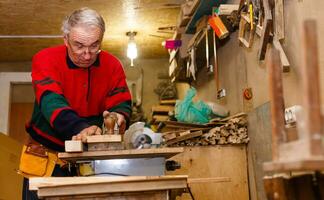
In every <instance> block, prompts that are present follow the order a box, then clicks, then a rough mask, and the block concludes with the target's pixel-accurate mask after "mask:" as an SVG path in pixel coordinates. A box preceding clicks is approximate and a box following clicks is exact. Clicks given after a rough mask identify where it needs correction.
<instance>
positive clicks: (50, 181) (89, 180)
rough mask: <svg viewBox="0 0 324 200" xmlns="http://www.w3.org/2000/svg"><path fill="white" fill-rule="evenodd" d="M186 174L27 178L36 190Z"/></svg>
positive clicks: (31, 188)
mask: <svg viewBox="0 0 324 200" xmlns="http://www.w3.org/2000/svg"><path fill="white" fill-rule="evenodd" d="M187 178H188V176H186V175H167V176H122V177H121V176H118V177H116V176H112V177H111V176H95V177H82V176H77V177H33V178H30V180H29V189H30V190H38V189H39V188H42V187H57V186H66V185H88V184H98V183H125V182H127V183H134V182H135V183H136V182H147V181H167V180H187Z"/></svg>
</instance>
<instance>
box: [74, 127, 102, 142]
mask: <svg viewBox="0 0 324 200" xmlns="http://www.w3.org/2000/svg"><path fill="white" fill-rule="evenodd" d="M101 133H102V130H101V128H99V127H98V126H95V125H93V126H90V127H88V128H85V129H83V130H82V131H81V132H80V133H79V134H77V135H75V136H73V137H72V140H81V141H82V142H86V141H87V136H88V135H101Z"/></svg>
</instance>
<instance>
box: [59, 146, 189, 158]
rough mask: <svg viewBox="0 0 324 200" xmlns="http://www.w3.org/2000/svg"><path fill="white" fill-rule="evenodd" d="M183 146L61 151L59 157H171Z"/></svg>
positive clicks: (179, 151)
mask: <svg viewBox="0 0 324 200" xmlns="http://www.w3.org/2000/svg"><path fill="white" fill-rule="evenodd" d="M183 150H184V149H183V148H182V147H177V148H156V149H128V150H115V151H89V152H86V151H85V152H82V153H59V154H58V157H59V158H60V159H63V160H67V161H77V160H107V159H123V158H124V159H128V158H154V157H165V158H170V157H172V156H174V155H176V154H178V153H182V152H183Z"/></svg>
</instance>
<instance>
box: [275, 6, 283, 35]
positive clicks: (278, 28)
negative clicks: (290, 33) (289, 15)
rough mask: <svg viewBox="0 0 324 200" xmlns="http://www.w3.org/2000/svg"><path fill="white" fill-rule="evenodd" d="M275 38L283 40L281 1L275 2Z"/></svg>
mask: <svg viewBox="0 0 324 200" xmlns="http://www.w3.org/2000/svg"><path fill="white" fill-rule="evenodd" d="M275 36H276V38H278V40H283V39H285V20H284V6H283V0H275Z"/></svg>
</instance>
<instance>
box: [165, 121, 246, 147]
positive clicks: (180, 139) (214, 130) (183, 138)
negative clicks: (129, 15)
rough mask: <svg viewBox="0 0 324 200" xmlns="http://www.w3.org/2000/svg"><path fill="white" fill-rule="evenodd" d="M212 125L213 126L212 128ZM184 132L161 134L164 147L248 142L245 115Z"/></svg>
mask: <svg viewBox="0 0 324 200" xmlns="http://www.w3.org/2000/svg"><path fill="white" fill-rule="evenodd" d="M212 124H214V126H213V127H212ZM201 126H205V127H196V128H191V129H186V130H176V131H168V132H165V133H163V138H164V141H165V145H166V146H207V145H217V144H218V145H222V144H245V143H248V142H249V137H248V133H247V119H246V116H245V115H241V116H238V117H234V118H228V119H227V120H226V121H224V120H222V122H221V123H209V124H207V125H201Z"/></svg>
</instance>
